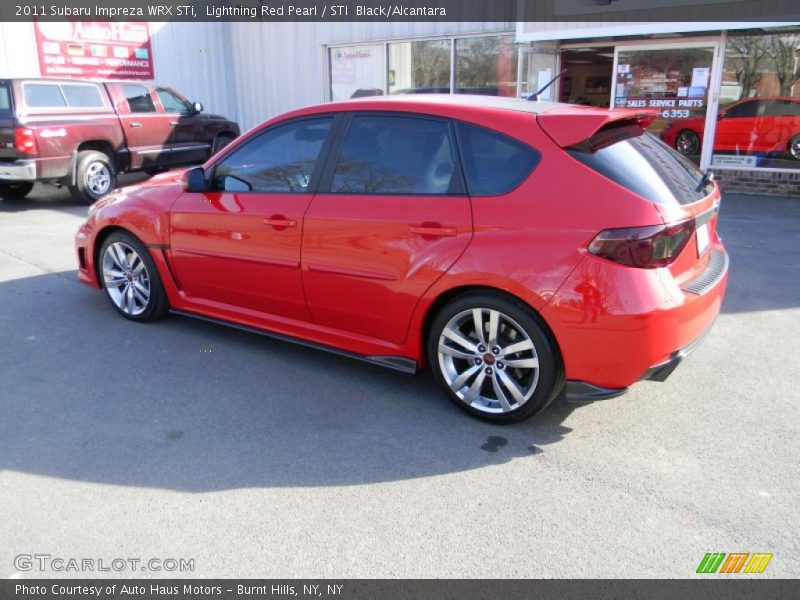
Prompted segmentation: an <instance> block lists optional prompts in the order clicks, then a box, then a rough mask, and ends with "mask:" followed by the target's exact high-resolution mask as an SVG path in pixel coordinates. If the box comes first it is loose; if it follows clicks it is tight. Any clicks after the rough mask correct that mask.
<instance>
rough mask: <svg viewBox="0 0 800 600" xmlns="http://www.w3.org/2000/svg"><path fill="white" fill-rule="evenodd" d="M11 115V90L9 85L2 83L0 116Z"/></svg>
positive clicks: (0, 85) (0, 88) (0, 84)
mask: <svg viewBox="0 0 800 600" xmlns="http://www.w3.org/2000/svg"><path fill="white" fill-rule="evenodd" d="M10 113H11V90H10V89H8V84H7V83H0V115H8V114H10Z"/></svg>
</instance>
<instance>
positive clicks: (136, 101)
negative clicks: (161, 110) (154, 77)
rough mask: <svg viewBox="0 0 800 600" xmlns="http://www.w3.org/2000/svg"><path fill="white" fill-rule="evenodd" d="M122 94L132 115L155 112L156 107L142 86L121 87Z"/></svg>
mask: <svg viewBox="0 0 800 600" xmlns="http://www.w3.org/2000/svg"><path fill="white" fill-rule="evenodd" d="M122 92H123V93H124V94H125V99H126V100H127V101H128V107H129V108H130V109H131V112H132V113H150V112H156V105H155V103H154V102H153V99H152V98H151V97H150V92H149V91H148V89H147V88H146V87H145V86H143V85H123V86H122Z"/></svg>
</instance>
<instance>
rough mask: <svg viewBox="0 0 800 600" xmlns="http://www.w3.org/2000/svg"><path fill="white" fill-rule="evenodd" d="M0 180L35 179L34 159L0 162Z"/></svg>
mask: <svg viewBox="0 0 800 600" xmlns="http://www.w3.org/2000/svg"><path fill="white" fill-rule="evenodd" d="M0 181H36V161H35V160H15V161H14V162H8V163H6V162H0Z"/></svg>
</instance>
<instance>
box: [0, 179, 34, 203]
mask: <svg viewBox="0 0 800 600" xmlns="http://www.w3.org/2000/svg"><path fill="white" fill-rule="evenodd" d="M32 189H33V184H32V183H30V182H28V181H20V182H14V183H0V198H3V199H5V200H22V199H23V198H24V197H25V196H27V195H28V194H30V193H31V190H32Z"/></svg>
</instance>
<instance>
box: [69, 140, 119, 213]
mask: <svg viewBox="0 0 800 600" xmlns="http://www.w3.org/2000/svg"><path fill="white" fill-rule="evenodd" d="M115 187H117V170H116V168H115V167H114V163H113V161H112V160H111V159H110V158H109V157H108V155H107V154H104V153H102V152H97V151H95V150H82V151H81V152H78V160H77V161H76V163H75V185H71V186H69V191H70V193H71V194H72V197H73V198H75V200H77V201H78V202H83V203H85V204H92V203H94V202H97V201H98V200H99V199H100V198H102V197H103V196H105V195H107V194H109V193H110V192H111V191H113V190H114V188H115Z"/></svg>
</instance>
